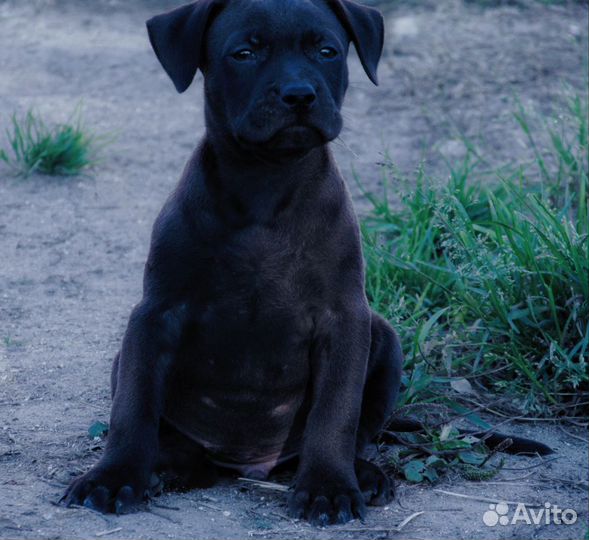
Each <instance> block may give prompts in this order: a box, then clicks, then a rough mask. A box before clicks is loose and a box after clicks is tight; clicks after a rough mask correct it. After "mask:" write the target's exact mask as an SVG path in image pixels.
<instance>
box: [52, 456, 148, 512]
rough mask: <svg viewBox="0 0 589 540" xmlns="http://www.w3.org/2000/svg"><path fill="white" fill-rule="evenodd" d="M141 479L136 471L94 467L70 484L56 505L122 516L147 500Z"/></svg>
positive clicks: (145, 488)
mask: <svg viewBox="0 0 589 540" xmlns="http://www.w3.org/2000/svg"><path fill="white" fill-rule="evenodd" d="M147 476H148V475H147ZM145 477H146V475H145V474H141V472H138V471H137V469H136V468H132V467H126V466H124V465H119V466H116V467H109V466H102V465H100V464H98V465H97V466H96V467H94V468H93V469H91V470H90V471H88V472H87V473H86V474H84V475H83V476H81V477H80V478H77V479H76V480H74V481H73V482H72V483H71V484H70V486H69V487H68V489H67V490H66V492H65V494H64V496H63V497H62V498H61V500H60V502H61V503H62V504H64V505H65V506H73V505H78V506H85V507H87V508H90V509H92V510H96V511H98V512H102V513H103V514H106V513H117V514H126V513H129V512H132V511H134V510H136V509H137V508H138V507H139V505H140V504H142V503H143V502H144V501H145V500H146V499H147V497H148V489H149V485H148V482H147V481H146V480H145Z"/></svg>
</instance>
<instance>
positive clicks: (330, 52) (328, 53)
mask: <svg viewBox="0 0 589 540" xmlns="http://www.w3.org/2000/svg"><path fill="white" fill-rule="evenodd" d="M319 54H320V55H321V56H323V58H333V57H334V56H336V55H337V51H336V50H335V49H334V48H333V47H321V50H320V51H319Z"/></svg>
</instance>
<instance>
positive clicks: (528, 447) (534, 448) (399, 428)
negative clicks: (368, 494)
mask: <svg viewBox="0 0 589 540" xmlns="http://www.w3.org/2000/svg"><path fill="white" fill-rule="evenodd" d="M418 431H427V427H426V426H425V425H424V424H423V423H421V422H420V421H419V420H415V419H413V418H409V417H405V416H400V417H396V418H393V419H392V420H391V421H390V422H389V423H388V424H387V427H386V432H385V436H384V437H383V440H385V441H386V442H390V443H396V444H403V441H402V440H401V439H398V438H397V437H395V435H394V433H393V432H399V433H408V432H418ZM458 431H459V432H460V434H461V435H471V436H473V437H477V438H480V439H483V440H484V442H485V445H486V446H487V447H488V448H489V449H490V450H494V449H497V450H498V451H500V452H505V453H506V454H518V455H525V456H535V455H540V456H547V455H549V454H554V450H552V448H550V447H549V446H547V445H545V444H544V443H541V442H538V441H534V440H532V439H525V438H523V437H515V436H513V435H507V434H505V433H500V432H498V431H494V430H493V429H491V430H487V431H476V430H471V429H460V430H458ZM507 440H511V444H505V442H506V441H507Z"/></svg>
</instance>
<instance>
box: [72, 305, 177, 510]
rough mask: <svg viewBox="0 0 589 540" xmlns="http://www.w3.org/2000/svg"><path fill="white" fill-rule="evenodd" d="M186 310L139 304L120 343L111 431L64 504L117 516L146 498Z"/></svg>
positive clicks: (114, 379)
mask: <svg viewBox="0 0 589 540" xmlns="http://www.w3.org/2000/svg"><path fill="white" fill-rule="evenodd" d="M186 311H187V310H186V307H185V306H184V305H175V306H172V307H170V306H167V307H163V306H162V305H158V304H157V303H154V302H149V301H145V300H144V301H143V302H141V303H140V304H139V305H138V306H137V307H136V308H135V309H134V311H133V313H132V315H131V317H130V319H129V325H128V327H127V331H126V334H125V337H124V340H123V345H122V348H121V353H120V357H119V361H118V370H117V372H116V373H113V386H114V388H115V391H114V397H113V405H112V411H111V419H110V428H109V434H108V439H107V444H106V449H105V452H104V455H103V457H102V459H101V460H100V462H99V463H98V464H97V465H96V466H95V467H94V468H93V469H91V470H90V471H89V472H88V473H86V474H85V475H84V476H82V477H80V478H78V479H77V480H75V481H74V482H73V483H72V484H71V485H70V487H69V488H68V490H67V492H66V494H65V496H64V499H63V500H64V503H65V504H67V505H72V504H77V505H84V506H87V507H90V508H92V509H95V510H98V511H101V512H117V513H122V512H125V511H128V510H129V509H131V508H132V507H133V506H135V505H136V504H137V503H138V502H140V501H142V500H143V499H144V498H145V494H146V491H147V489H148V488H149V482H150V478H151V474H152V472H153V469H154V467H155V463H156V460H157V456H158V430H159V421H160V418H161V416H162V412H163V405H164V398H165V380H166V375H167V372H168V371H169V366H170V364H171V362H172V359H173V357H174V354H175V352H176V350H177V347H178V345H179V342H180V337H181V333H182V328H183V326H184V324H185V322H186Z"/></svg>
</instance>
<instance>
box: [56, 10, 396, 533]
mask: <svg viewBox="0 0 589 540" xmlns="http://www.w3.org/2000/svg"><path fill="white" fill-rule="evenodd" d="M147 28H148V34H149V38H150V41H151V44H152V46H153V49H154V51H155V54H156V56H157V58H158V59H159V61H160V63H161V64H162V66H163V68H164V69H165V71H166V72H167V74H168V75H169V77H170V78H171V80H172V82H173V83H174V85H175V87H176V89H177V90H178V92H184V91H185V90H186V89H187V88H188V87H189V85H190V84H191V82H192V80H193V78H194V76H195V73H196V71H197V70H198V69H200V70H201V71H202V73H203V74H204V87H205V117H206V133H205V135H204V137H203V139H202V141H201V143H200V145H199V146H198V148H197V149H196V150H195V152H194V154H193V155H192V157H191V158H190V160H189V162H188V164H187V166H186V168H185V170H184V173H183V176H182V178H181V180H180V182H179V184H178V186H177V188H176V189H175V191H174V192H173V194H172V195H171V196H170V198H169V199H168V201H167V202H166V204H165V205H164V207H163V209H162V211H161V213H160V214H159V217H158V218H157V220H156V222H155V225H154V227H153V233H152V238H151V247H150V253H149V257H148V260H147V263H146V266H145V273H144V286H143V298H142V300H141V301H140V303H139V304H138V305H137V306H136V307H135V308H134V310H133V312H132V314H131V316H130V319H129V323H128V327H127V330H126V333H125V336H124V338H123V342H122V346H121V349H120V351H119V353H118V355H117V356H116V358H115V361H114V365H113V370H112V396H113V403H112V412H111V420H110V432H109V434H108V438H107V444H106V448H105V452H104V455H103V456H102V458H101V460H100V461H99V462H98V464H97V465H96V466H95V467H94V468H92V469H91V470H90V471H89V472H87V473H86V474H85V475H83V476H82V477H80V478H78V479H77V480H75V481H74V482H73V483H72V484H71V485H70V487H69V488H68V490H67V492H66V494H65V495H64V498H63V501H64V503H65V504H67V505H72V504H77V505H85V506H87V507H90V508H93V509H95V510H99V511H101V512H117V513H120V512H127V511H130V510H132V509H134V508H135V507H136V506H137V505H138V504H139V503H140V502H141V501H142V500H144V498H145V497H146V494H148V493H149V492H150V489H153V486H154V484H155V481H154V478H156V476H154V475H155V474H156V473H157V474H158V475H160V476H162V477H163V478H168V479H171V480H170V482H171V485H173V486H176V487H182V488H190V487H193V486H208V485H211V484H212V483H213V482H214V481H215V478H216V474H217V468H218V467H222V468H230V469H234V470H237V471H239V472H240V474H242V475H247V476H249V477H253V478H266V477H267V476H268V474H269V472H270V471H271V470H272V469H273V468H274V467H276V466H277V465H279V464H281V463H283V462H286V461H289V460H294V459H297V460H298V461H297V463H298V465H297V472H296V476H295V480H294V485H293V487H292V490H291V492H290V496H289V498H288V512H289V515H291V516H293V517H295V518H305V519H307V520H308V521H309V522H311V523H312V524H316V525H326V524H330V523H344V522H347V521H349V520H351V519H353V518H361V519H362V518H363V517H364V516H365V513H366V505H367V504H373V505H383V504H386V503H387V502H388V501H390V500H391V497H392V496H393V484H392V481H391V479H389V478H388V477H387V476H386V475H385V474H384V472H383V471H382V470H381V469H380V468H379V467H378V466H376V465H375V464H374V463H371V462H369V461H368V460H367V454H368V450H369V448H370V445H371V441H373V439H374V438H375V436H376V435H377V434H378V432H379V430H380V429H381V428H382V426H383V424H384V422H385V421H386V419H387V418H388V417H389V415H390V414H391V412H392V410H393V407H394V403H395V400H396V398H397V395H398V392H399V386H400V380H401V367H402V363H403V356H402V351H401V346H400V343H399V339H398V337H397V335H396V334H395V332H394V331H393V329H392V328H391V327H390V326H389V324H388V323H387V322H385V321H384V320H383V319H382V318H381V317H380V316H379V315H377V314H376V313H374V312H372V311H371V309H370V308H369V304H368V301H367V298H366V294H365V290H364V264H363V257H362V250H361V237H360V232H359V226H358V221H357V218H356V216H355V214H354V210H353V207H352V203H351V199H350V197H349V194H348V192H347V189H346V186H345V183H344V180H343V179H342V176H341V175H340V173H339V171H338V169H337V167H336V165H335V163H334V160H333V157H332V154H331V151H330V149H329V145H328V143H329V142H330V141H332V140H333V139H335V138H336V137H337V136H338V134H339V133H340V130H341V128H342V117H341V113H340V109H341V106H342V102H343V99H344V94H345V92H346V88H347V85H348V72H347V65H346V57H347V53H348V48H349V45H350V43H353V44H354V46H355V48H356V50H357V52H358V56H359V58H360V61H361V63H362V65H363V68H364V70H365V72H366V74H367V75H368V77H369V78H370V80H371V81H373V82H374V83H375V84H376V83H377V73H376V70H377V64H378V61H379V58H380V55H381V51H382V46H383V39H384V37H383V19H382V16H381V15H380V14H379V12H378V11H376V10H374V9H372V8H369V7H366V6H363V5H360V4H357V3H355V2H353V1H352V0H198V1H196V2H194V3H191V4H189V5H186V6H183V7H180V8H178V9H175V10H173V11H171V12H169V13H165V14H163V15H159V16H156V17H154V18H152V19H150V20H149V21H148V22H147Z"/></svg>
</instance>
